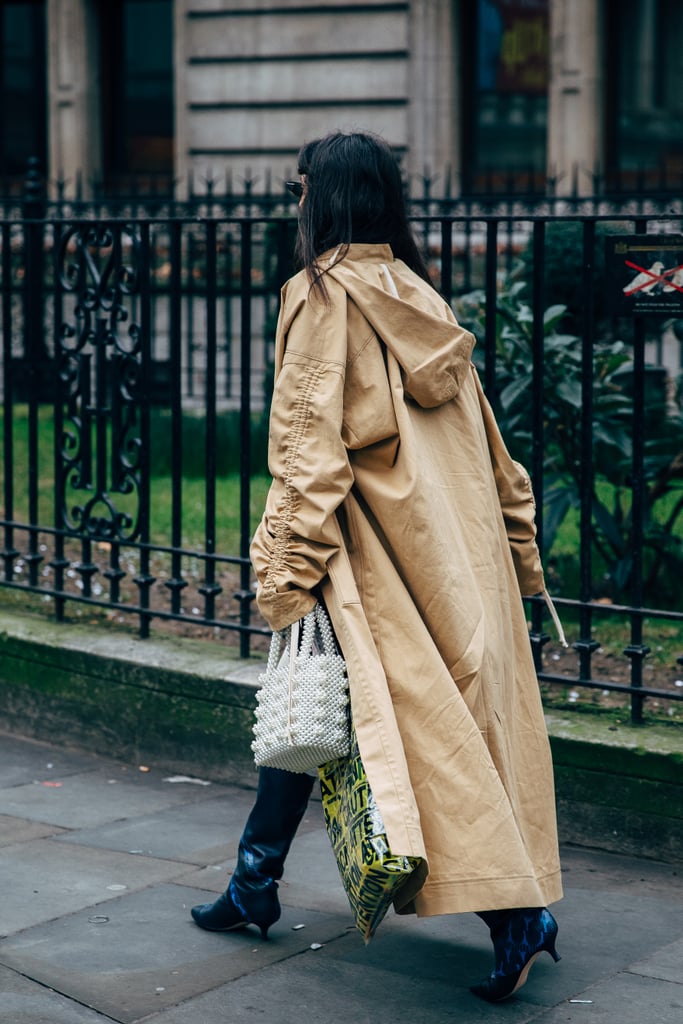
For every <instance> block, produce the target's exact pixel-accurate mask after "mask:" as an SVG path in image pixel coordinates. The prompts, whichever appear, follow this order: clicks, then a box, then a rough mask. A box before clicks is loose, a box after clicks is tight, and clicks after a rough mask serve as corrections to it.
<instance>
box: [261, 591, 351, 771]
mask: <svg viewBox="0 0 683 1024" xmlns="http://www.w3.org/2000/svg"><path fill="white" fill-rule="evenodd" d="M299 641H300V642H299ZM259 683H260V684H261V688H260V690H259V691H258V693H257V694H256V700H257V702H258V703H257V707H256V720H255V722H254V740H253V742H252V744H251V749H252V750H253V751H254V761H255V762H256V764H257V766H258V767H268V768H282V769H284V770H285V771H288V772H309V771H313V770H314V769H316V768H317V767H318V766H319V765H322V764H325V763H326V762H327V761H332V760H334V759H335V758H338V757H345V756H346V755H347V754H348V752H349V748H350V721H349V683H348V679H347V676H346V665H345V664H344V659H343V657H342V655H341V654H340V653H339V649H338V647H337V641H336V639H335V635H334V632H333V630H332V625H331V623H330V620H329V618H328V616H327V612H326V610H325V608H324V606H323V605H322V604H316V606H315V608H313V610H312V611H311V612H309V613H308V615H305V616H304V618H303V619H299V620H297V622H294V623H293V624H292V625H291V626H288V627H287V628H286V629H284V630H281V631H280V632H277V633H273V638H272V640H271V644H270V653H269V655H268V664H267V666H266V671H265V672H264V673H263V674H262V675H261V676H259Z"/></svg>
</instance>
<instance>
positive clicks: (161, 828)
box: [60, 784, 254, 865]
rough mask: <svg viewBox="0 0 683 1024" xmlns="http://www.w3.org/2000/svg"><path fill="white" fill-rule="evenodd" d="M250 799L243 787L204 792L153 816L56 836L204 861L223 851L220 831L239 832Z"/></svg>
mask: <svg viewBox="0 0 683 1024" xmlns="http://www.w3.org/2000/svg"><path fill="white" fill-rule="evenodd" d="M181 785H182V784H181ZM216 789H218V787H216ZM184 795H185V796H187V794H184ZM253 803H254V793H253V792H252V791H251V790H247V789H235V790H233V791H231V792H230V794H229V795H218V794H216V795H215V796H213V797H212V796H210V795H209V794H206V796H205V798H204V799H202V800H197V801H194V802H188V803H184V804H183V808H182V810H181V811H179V809H178V806H177V805H174V806H173V807H166V808H164V809H163V810H160V811H157V812H155V813H153V814H142V815H139V816H135V817H127V818H125V819H123V820H118V821H114V822H108V823H106V824H104V825H99V826H97V827H95V828H81V829H79V830H78V831H77V832H72V833H69V834H65V835H62V836H61V837H60V842H64V843H79V844H80V845H84V846H96V847H99V848H101V849H107V850H121V851H123V852H126V853H129V852H132V851H135V852H136V853H138V854H144V855H145V856H149V857H168V858H171V859H175V860H182V861H185V862H187V863H192V864H201V865H204V864H206V862H207V860H211V859H213V857H212V854H213V853H214V852H215V853H219V852H220V851H221V850H222V851H223V852H225V845H226V844H225V837H226V835H236V836H239V835H240V834H241V831H242V827H243V825H244V822H245V820H246V818H247V815H248V814H249V811H250V810H251V807H252V805H253ZM235 853H237V849H236V846H235Z"/></svg>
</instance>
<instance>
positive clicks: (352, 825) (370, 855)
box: [318, 731, 423, 943]
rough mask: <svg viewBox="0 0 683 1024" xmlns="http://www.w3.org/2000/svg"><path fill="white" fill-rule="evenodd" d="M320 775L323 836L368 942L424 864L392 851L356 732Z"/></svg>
mask: <svg viewBox="0 0 683 1024" xmlns="http://www.w3.org/2000/svg"><path fill="white" fill-rule="evenodd" d="M318 775H319V776H320V788H321V792H322V800H323V814H324V816H325V827H326V829H327V834H328V836H329V839H330V842H331V844H332V849H333V851H334V856H335V858H336V861H337V867H338V869H339V874H340V875H341V879H342V882H343V885H344V889H345V891H346V895H347V896H348V899H349V905H350V907H351V911H352V913H353V916H354V920H355V922H356V927H357V928H358V931H359V932H360V933H361V935H362V936H363V938H364V940H365V942H366V943H367V942H369V941H370V939H371V938H372V936H373V935H374V934H375V931H376V930H377V927H378V925H379V924H380V922H381V921H382V919H383V918H384V915H385V914H386V912H387V910H388V909H389V907H390V906H391V904H392V903H393V902H394V900H395V899H396V897H397V896H398V894H399V892H400V891H401V889H402V888H403V887H404V886H405V885H406V883H407V882H408V881H409V879H410V876H411V875H412V874H413V872H414V871H416V870H418V869H420V870H421V869H422V865H423V861H422V859H421V858H420V857H406V856H401V855H399V854H395V853H393V852H392V850H390V848H389V844H388V842H387V837H386V832H385V829H384V822H383V821H382V815H381V813H380V810H379V807H378V806H377V804H376V802H375V798H374V796H373V794H372V790H371V788H370V783H369V782H368V777H367V775H366V774H365V768H364V767H363V762H362V760H361V757H360V752H359V750H358V741H357V739H356V734H355V731H353V735H352V737H351V750H350V752H349V754H348V756H345V757H342V758H339V759H338V760H337V761H331V762H329V764H324V765H322V766H321V767H320V768H319V769H318Z"/></svg>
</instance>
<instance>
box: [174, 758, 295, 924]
mask: <svg viewBox="0 0 683 1024" xmlns="http://www.w3.org/2000/svg"><path fill="white" fill-rule="evenodd" d="M314 781H315V779H314V777H313V776H311V775H300V774H298V773H294V772H283V771H280V770H279V769H278V768H261V769H260V770H259V784H258V791H257V793H256V802H255V804H254V806H253V808H252V810H251V813H250V815H249V817H248V818H247V823H246V825H245V827H244V832H243V833H242V838H241V839H240V844H239V852H238V857H237V867H236V868H235V871H234V872H233V876H232V879H231V881H230V885H229V886H228V888H227V890H226V891H225V892H224V893H223V895H222V896H220V897H219V898H218V899H217V900H216V901H215V902H214V903H204V904H202V905H200V906H197V907H193V908H192V917H193V919H194V921H195V922H196V923H197V924H198V925H199V927H200V928H205V929H206V930H207V931H233V930H234V929H236V928H244V927H245V926H246V925H248V924H255V925H257V926H258V927H259V928H260V929H261V935H262V936H263V938H264V939H265V938H267V934H268V929H269V928H270V926H271V925H272V924H273V923H274V922H275V921H277V920H278V918H279V917H280V913H281V911H280V901H279V900H278V896H277V882H278V879H280V878H282V873H283V871H284V865H285V859H286V857H287V854H288V853H289V847H290V846H291V843H292V840H293V839H294V836H295V834H296V830H297V828H298V827H299V823H300V821H301V819H302V818H303V816H304V813H305V811H306V807H307V805H308V798H309V797H310V795H311V790H312V788H313V783H314Z"/></svg>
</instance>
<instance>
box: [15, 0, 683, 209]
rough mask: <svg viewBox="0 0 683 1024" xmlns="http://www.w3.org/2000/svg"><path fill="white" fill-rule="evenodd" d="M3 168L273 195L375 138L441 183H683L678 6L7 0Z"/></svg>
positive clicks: (600, 186) (96, 186) (51, 176)
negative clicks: (300, 154) (354, 134)
mask: <svg viewBox="0 0 683 1024" xmlns="http://www.w3.org/2000/svg"><path fill="white" fill-rule="evenodd" d="M0 18H1V22H0V60H1V64H0V75H1V79H0V90H1V91H2V96H1V97H0V109H1V110H2V120H1V121H0V176H4V177H5V179H6V180H7V179H11V178H13V177H14V178H18V177H20V176H21V175H22V173H23V171H24V170H25V167H26V161H27V159H28V158H29V157H30V156H36V157H38V159H39V161H40V163H41V165H42V167H43V168H44V169H45V172H46V176H47V178H48V180H49V181H50V182H51V184H52V187H53V188H55V187H56V185H57V183H59V182H61V183H62V187H63V188H64V189H65V191H66V193H67V194H69V193H70V192H71V193H73V191H74V190H80V191H81V193H82V194H84V195H86V196H87V195H89V194H93V192H96V193H97V192H102V191H104V192H107V191H108V190H109V191H117V190H121V189H125V188H127V187H130V186H131V185H133V186H134V187H135V188H136V190H137V191H141V190H142V191H144V190H146V189H148V190H153V191H155V190H156V191H158V190H161V191H163V192H169V191H172V190H174V191H175V194H176V195H177V196H178V197H179V198H182V197H183V196H184V195H186V194H187V193H188V191H191V190H196V191H201V188H202V186H203V184H205V183H206V181H207V180H211V181H212V182H213V183H214V187H215V189H216V191H218V192H220V190H221V188H222V187H226V183H227V182H229V181H232V182H233V183H234V185H235V187H239V183H240V181H241V180H243V179H245V178H249V179H250V180H253V183H254V189H255V191H257V192H258V191H259V190H261V189H266V188H268V187H273V188H278V187H279V181H280V180H281V179H282V178H283V177H285V176H286V175H291V174H292V173H294V172H295V163H296V153H297V150H298V148H299V146H300V144H301V142H302V141H303V140H305V139H307V138H312V137H315V136H317V135H319V134H322V133H325V132H327V131H329V130H331V129H334V128H342V129H353V128H359V129H369V130H373V131H377V132H380V133H381V134H382V135H383V136H384V137H385V138H386V139H387V140H388V141H389V142H391V143H392V144H393V145H394V146H395V147H396V149H397V150H398V151H399V152H400V153H402V154H403V157H404V163H405V168H406V171H407V172H408V173H409V174H413V175H423V174H428V175H431V176H433V178H434V194H438V193H439V192H442V191H444V190H445V189H447V188H448V189H450V191H451V193H452V194H454V195H457V194H471V195H476V194H481V193H486V192H491V191H494V192H507V193H513V194H515V193H525V192H528V191H535V192H538V191H543V190H544V189H545V188H546V187H548V185H549V186H550V187H551V188H552V189H554V190H555V191H556V192H558V193H563V192H564V193H566V192H571V191H574V192H578V193H579V194H583V195H588V194H595V193H598V194H601V193H604V192H607V191H613V190H616V191H647V190H648V189H652V188H661V187H664V188H670V189H675V188H676V186H677V185H678V186H680V185H681V183H683V61H681V59H680V53H681V52H682V51H683V4H681V2H680V0H345V2H342V0H326V2H323V3H311V2H308V0H6V2H3V3H2V5H1V6H0Z"/></svg>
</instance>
